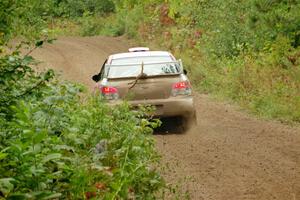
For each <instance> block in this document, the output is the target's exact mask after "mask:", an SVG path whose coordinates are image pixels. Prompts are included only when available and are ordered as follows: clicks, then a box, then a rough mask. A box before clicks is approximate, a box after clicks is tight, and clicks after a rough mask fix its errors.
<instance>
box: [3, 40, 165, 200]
mask: <svg viewBox="0 0 300 200" xmlns="http://www.w3.org/2000/svg"><path fill="white" fill-rule="evenodd" d="M40 44H41V42H39V43H38V46H39V45H40ZM33 64H34V60H33V58H32V57H30V56H29V55H26V56H21V55H20V53H19V52H14V53H13V54H10V55H5V56H2V57H1V58H0V77H1V79H0V80H1V81H0V86H1V87H0V88H1V94H4V95H3V96H1V97H0V103H1V104H0V109H1V115H0V149H1V151H0V198H5V199H16V198H18V199H57V198H60V199H90V198H93V197H96V198H100V199H119V198H122V199H126V198H135V199H151V198H155V195H156V193H157V191H159V189H160V188H161V187H162V186H163V182H162V179H161V178H160V176H159V174H158V173H157V171H156V169H155V168H154V164H155V162H156V161H157V160H158V156H157V154H156V152H155V150H154V141H153V138H152V137H151V133H152V129H151V127H153V126H157V125H158V124H159V122H156V121H153V122H149V121H148V120H146V119H143V118H141V117H140V116H145V113H144V111H141V112H140V113H136V112H132V111H131V109H130V107H129V105H127V104H122V105H120V106H117V107H115V108H111V107H108V106H106V105H105V103H104V101H103V99H101V98H100V96H98V95H96V96H89V95H88V94H87V93H81V92H82V86H79V85H75V84H72V83H67V82H61V81H58V80H56V79H55V75H54V73H53V71H51V70H50V71H47V72H45V73H42V74H37V73H35V72H34V71H33V70H32V68H31V67H30V66H31V65H33ZM82 96H86V98H83V97H82ZM145 111H147V109H146V110H145Z"/></svg>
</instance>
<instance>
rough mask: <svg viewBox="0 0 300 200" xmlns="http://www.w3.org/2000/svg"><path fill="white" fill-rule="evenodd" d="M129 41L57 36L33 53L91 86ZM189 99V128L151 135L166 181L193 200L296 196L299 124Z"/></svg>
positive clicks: (203, 98)
mask: <svg viewBox="0 0 300 200" xmlns="http://www.w3.org/2000/svg"><path fill="white" fill-rule="evenodd" d="M130 46H132V45H131V44H130V43H129V42H128V41H127V40H126V39H124V38H110V37H85V38H83V37H61V38H59V39H58V40H57V41H55V42H54V44H47V45H45V46H44V47H43V48H41V49H38V50H37V51H35V52H34V53H33V56H34V57H36V58H37V59H39V60H41V61H44V63H43V64H42V66H43V67H49V66H52V67H53V68H54V69H55V70H58V71H61V73H62V77H63V78H66V79H69V80H73V81H76V82H80V83H83V84H85V85H87V86H88V87H90V88H92V87H93V85H94V83H93V82H92V80H91V79H90V77H91V76H92V75H93V74H95V73H97V72H98V71H99V70H100V66H101V64H102V63H103V62H104V60H105V58H106V57H107V56H108V55H109V54H111V53H116V52H122V51H126V50H127V49H128V47H130ZM195 104H196V108H197V116H198V125H197V126H196V127H194V128H193V129H192V130H191V131H190V132H188V133H186V134H172V133H169V134H165V135H163V134H160V135H155V136H154V137H155V139H156V141H157V148H158V150H159V152H160V153H161V154H162V162H163V163H164V164H165V165H166V166H168V170H167V171H166V172H164V176H165V177H166V179H167V180H168V181H170V182H173V183H175V182H177V181H178V180H183V182H182V184H181V189H182V191H185V190H189V192H190V196H191V199H196V200H198V199H199V200H201V199H205V200H240V199H241V200H252V199H255V200H256V199H259V200H269V199H278V200H298V199H299V200H300V128H299V127H290V126H286V125H283V124H280V123H278V122H272V121H265V120H259V119H255V118H254V117H251V116H249V115H247V114H245V113H244V112H241V111H239V108H237V107H234V106H232V105H229V104H226V103H220V102H216V101H214V100H212V99H211V98H210V97H209V96H207V95H201V94H195ZM184 179H185V180H184Z"/></svg>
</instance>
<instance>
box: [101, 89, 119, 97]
mask: <svg viewBox="0 0 300 200" xmlns="http://www.w3.org/2000/svg"><path fill="white" fill-rule="evenodd" d="M101 93H102V95H103V96H104V97H105V98H106V99H108V100H117V99H118V98H119V94H118V89H117V88H115V87H111V86H102V87H101Z"/></svg>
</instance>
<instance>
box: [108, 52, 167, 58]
mask: <svg viewBox="0 0 300 200" xmlns="http://www.w3.org/2000/svg"><path fill="white" fill-rule="evenodd" d="M145 56H146V57H148V56H171V57H172V58H173V56H172V54H170V53H169V52H167V51H141V52H128V53H118V54H113V55H111V56H110V57H109V59H110V60H114V59H120V58H132V57H145Z"/></svg>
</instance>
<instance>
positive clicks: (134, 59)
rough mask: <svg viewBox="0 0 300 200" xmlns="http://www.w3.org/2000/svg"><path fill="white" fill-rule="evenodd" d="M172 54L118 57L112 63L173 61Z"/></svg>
mask: <svg viewBox="0 0 300 200" xmlns="http://www.w3.org/2000/svg"><path fill="white" fill-rule="evenodd" d="M172 61H173V60H172V58H171V56H138V57H127V58H118V59H113V60H112V61H111V64H112V65H126V64H141V63H160V62H172Z"/></svg>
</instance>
